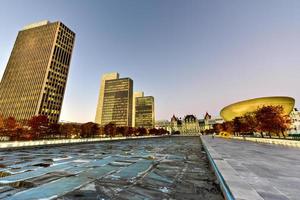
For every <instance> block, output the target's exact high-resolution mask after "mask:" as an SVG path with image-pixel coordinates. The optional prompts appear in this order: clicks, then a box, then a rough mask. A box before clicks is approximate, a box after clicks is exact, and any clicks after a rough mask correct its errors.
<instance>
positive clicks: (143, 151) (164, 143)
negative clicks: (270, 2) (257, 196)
mask: <svg viewBox="0 0 300 200" xmlns="http://www.w3.org/2000/svg"><path fill="white" fill-rule="evenodd" d="M0 175H1V176H2V178H0V199H20V200H26V199H203V200H204V199H205V200H210V199H212V200H218V199H223V198H222V196H221V192H220V190H219V189H218V185H216V184H215V177H214V175H213V173H212V172H211V171H210V170H209V166H208V161H207V158H206V156H205V154H203V152H202V151H201V144H200V140H199V138H198V137H168V138H153V139H140V140H128V141H119V142H102V143H93V144H76V145H69V146H56V147H44V148H28V149H23V150H21V149H19V150H1V152H0Z"/></svg>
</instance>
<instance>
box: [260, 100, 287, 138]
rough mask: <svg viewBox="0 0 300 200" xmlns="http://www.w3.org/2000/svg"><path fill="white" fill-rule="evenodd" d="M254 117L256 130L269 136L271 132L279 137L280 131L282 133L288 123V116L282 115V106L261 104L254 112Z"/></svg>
mask: <svg viewBox="0 0 300 200" xmlns="http://www.w3.org/2000/svg"><path fill="white" fill-rule="evenodd" d="M255 117H256V120H257V124H258V127H257V128H258V130H259V131H261V132H266V133H268V134H269V137H270V138H271V137H272V136H271V134H272V133H275V134H277V135H278V136H279V137H280V132H281V133H283V132H284V131H285V130H287V129H288V128H289V125H290V120H289V118H288V117H287V116H284V110H283V107H282V106H263V107H261V108H259V109H258V110H257V111H256V112H255Z"/></svg>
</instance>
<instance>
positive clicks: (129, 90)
mask: <svg viewBox="0 0 300 200" xmlns="http://www.w3.org/2000/svg"><path fill="white" fill-rule="evenodd" d="M106 75H107V76H103V77H109V74H106ZM111 75H112V76H111V77H110V78H109V79H107V80H106V79H105V80H104V81H103V82H102V83H101V88H100V94H99V103H98V107H97V112H96V123H98V124H101V125H106V124H108V123H110V122H112V123H114V124H116V125H117V126H131V125H132V99H133V98H132V96H133V81H132V80H131V79H130V78H119V75H118V74H117V73H116V74H114V75H116V76H115V77H116V79H114V78H113V77H114V75H113V74H111ZM102 80H103V79H102ZM99 115H101V116H100V117H99Z"/></svg>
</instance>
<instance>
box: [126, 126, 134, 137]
mask: <svg viewBox="0 0 300 200" xmlns="http://www.w3.org/2000/svg"><path fill="white" fill-rule="evenodd" d="M135 132H136V129H135V128H134V127H128V130H127V136H132V135H134V134H135Z"/></svg>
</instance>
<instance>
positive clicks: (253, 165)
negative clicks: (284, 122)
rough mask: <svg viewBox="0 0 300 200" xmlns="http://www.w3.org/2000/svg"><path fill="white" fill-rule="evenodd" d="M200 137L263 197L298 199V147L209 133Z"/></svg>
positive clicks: (299, 191) (299, 150)
mask: <svg viewBox="0 0 300 200" xmlns="http://www.w3.org/2000/svg"><path fill="white" fill-rule="evenodd" d="M202 139H203V141H204V142H205V143H207V144H208V145H210V147H211V148H212V149H213V150H214V151H215V152H216V153H218V154H219V155H220V159H222V160H224V161H226V162H227V163H228V164H229V165H230V166H231V167H232V168H233V169H234V171H235V174H237V175H238V176H239V177H240V178H241V179H242V180H243V181H244V182H246V183H248V184H249V185H250V186H251V187H252V188H253V189H254V190H255V191H256V192H257V193H258V194H259V195H260V196H261V197H262V198H263V199H265V200H299V199H300V149H299V148H293V147H284V146H278V145H271V144H262V143H255V142H248V141H241V140H234V139H223V138H215V139H212V138H211V137H210V136H203V137H202Z"/></svg>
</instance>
